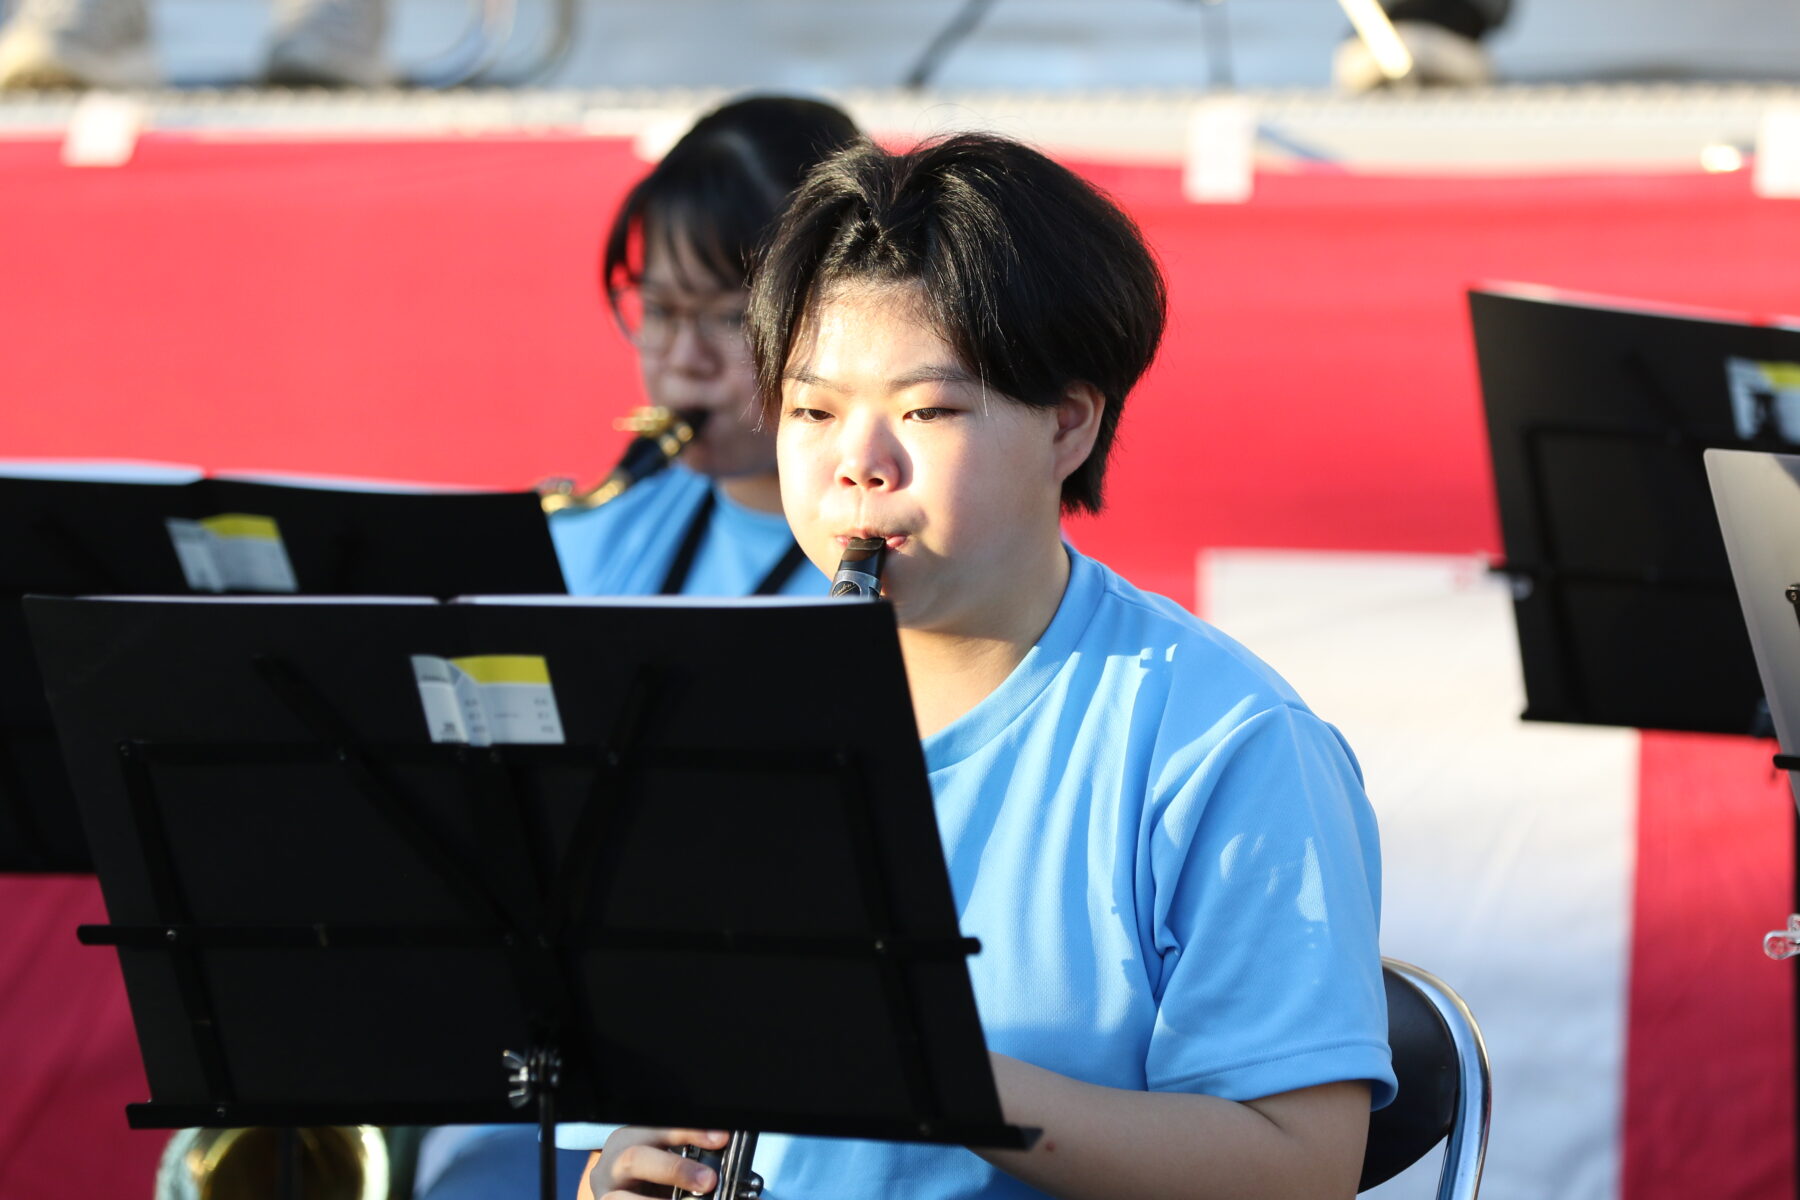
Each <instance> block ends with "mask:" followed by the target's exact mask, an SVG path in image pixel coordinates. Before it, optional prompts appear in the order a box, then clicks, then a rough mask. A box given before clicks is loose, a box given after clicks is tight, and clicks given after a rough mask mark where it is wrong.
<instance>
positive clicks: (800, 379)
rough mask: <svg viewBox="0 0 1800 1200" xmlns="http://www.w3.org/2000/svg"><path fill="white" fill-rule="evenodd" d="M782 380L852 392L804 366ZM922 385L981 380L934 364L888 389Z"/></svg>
mask: <svg viewBox="0 0 1800 1200" xmlns="http://www.w3.org/2000/svg"><path fill="white" fill-rule="evenodd" d="M781 378H782V379H783V380H786V381H790V382H793V383H802V384H805V385H806V386H808V387H817V388H824V389H826V390H827V391H832V392H838V393H840V394H844V393H847V392H849V390H850V389H849V388H848V387H847V386H845V385H844V384H841V383H835V382H833V381H832V380H829V379H826V378H825V377H824V376H822V375H816V374H814V373H813V372H812V371H811V370H809V369H807V368H806V367H804V366H799V367H789V368H788V369H787V370H785V371H783V372H782V373H781ZM921 383H948V384H968V385H971V386H973V385H976V384H979V383H980V380H978V379H976V378H975V377H974V376H973V375H971V374H969V373H968V372H967V371H965V370H963V368H961V367H959V366H957V365H955V364H954V363H952V364H941V363H932V364H928V365H926V366H922V367H914V368H913V369H912V370H910V371H904V372H902V373H901V374H899V375H896V376H895V377H894V378H892V379H890V380H888V384H887V389H888V391H889V392H890V393H892V392H903V391H905V390H906V389H907V388H910V387H917V386H918V385H919V384H921Z"/></svg>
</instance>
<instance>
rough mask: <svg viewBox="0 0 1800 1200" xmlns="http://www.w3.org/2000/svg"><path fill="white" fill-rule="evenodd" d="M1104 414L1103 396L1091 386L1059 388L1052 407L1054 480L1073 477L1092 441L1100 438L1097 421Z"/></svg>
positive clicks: (1076, 385) (1090, 451)
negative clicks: (1054, 424)
mask: <svg viewBox="0 0 1800 1200" xmlns="http://www.w3.org/2000/svg"><path fill="white" fill-rule="evenodd" d="M1105 412H1106V397H1105V396H1102V395H1101V394H1100V389H1099V388H1097V387H1095V386H1094V385H1093V384H1091V383H1081V382H1076V383H1071V384H1070V385H1069V386H1068V387H1066V388H1064V389H1063V394H1062V399H1060V400H1058V401H1057V404H1056V434H1055V440H1054V443H1053V444H1054V448H1055V454H1056V481H1057V482H1058V483H1061V482H1062V481H1063V480H1065V479H1067V478H1068V477H1069V476H1071V475H1073V474H1074V473H1075V471H1076V470H1077V469H1078V468H1079V467H1080V466H1081V464H1082V463H1084V462H1086V461H1087V460H1088V456H1089V455H1090V454H1092V453H1093V452H1094V440H1095V439H1096V438H1098V437H1099V436H1100V418H1101V416H1102V415H1104V414H1105Z"/></svg>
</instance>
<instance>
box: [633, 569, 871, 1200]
mask: <svg viewBox="0 0 1800 1200" xmlns="http://www.w3.org/2000/svg"><path fill="white" fill-rule="evenodd" d="M886 554H887V539H886V538H851V539H850V544H849V545H848V546H846V547H845V548H844V557H843V558H842V559H840V560H839V561H838V569H837V573H836V574H835V575H833V576H832V577H831V594H832V595H833V596H844V597H848V598H850V599H853V600H876V599H879V598H880V596H881V567H882V564H883V562H884V560H885V558H886ZM756 1137H757V1135H756V1134H754V1133H751V1132H748V1131H746V1130H735V1131H733V1133H732V1135H731V1140H730V1141H729V1142H727V1143H725V1149H724V1150H722V1151H721V1150H705V1149H702V1148H701V1147H699V1146H683V1147H682V1148H681V1150H680V1154H681V1157H683V1158H691V1159H697V1160H699V1161H700V1162H702V1163H704V1164H706V1165H707V1166H709V1167H711V1168H712V1169H713V1170H714V1171H717V1172H718V1174H719V1179H718V1183H716V1184H715V1185H714V1186H713V1190H712V1192H711V1193H710V1194H711V1196H712V1197H713V1198H714V1200H762V1194H763V1178H762V1176H761V1175H758V1174H757V1173H756V1172H755V1171H752V1170H751V1169H750V1160H751V1159H752V1158H754V1157H755V1156H756ZM706 1195H707V1194H706V1193H701V1192H690V1191H688V1190H687V1189H686V1188H684V1187H680V1186H679V1185H678V1186H677V1187H676V1188H675V1190H674V1191H673V1192H671V1193H670V1194H669V1196H670V1200H706Z"/></svg>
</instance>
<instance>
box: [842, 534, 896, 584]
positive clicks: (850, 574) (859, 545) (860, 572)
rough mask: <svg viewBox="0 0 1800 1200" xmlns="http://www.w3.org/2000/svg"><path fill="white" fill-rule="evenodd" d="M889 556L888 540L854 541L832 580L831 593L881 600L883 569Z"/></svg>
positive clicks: (851, 542)
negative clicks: (883, 564)
mask: <svg viewBox="0 0 1800 1200" xmlns="http://www.w3.org/2000/svg"><path fill="white" fill-rule="evenodd" d="M886 556H887V539H886V538H878V537H867V538H851V539H850V544H849V545H848V546H846V547H845V548H844V557H843V558H841V559H839V560H838V568H837V573H836V574H834V575H833V576H832V577H831V594H832V595H833V596H847V597H849V598H851V599H855V600H878V599H880V598H881V567H882V563H883V562H884V561H885V559H886Z"/></svg>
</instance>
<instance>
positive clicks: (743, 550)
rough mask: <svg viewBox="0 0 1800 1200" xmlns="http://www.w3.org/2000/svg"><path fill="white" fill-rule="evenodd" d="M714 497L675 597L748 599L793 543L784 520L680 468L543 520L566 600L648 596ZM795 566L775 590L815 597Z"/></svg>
mask: <svg viewBox="0 0 1800 1200" xmlns="http://www.w3.org/2000/svg"><path fill="white" fill-rule="evenodd" d="M709 488H710V489H711V490H712V492H713V496H714V505H713V511H712V518H711V522H710V523H709V525H708V526H707V531H706V540H705V541H703V542H701V544H700V552H699V553H698V554H697V555H695V556H694V564H693V567H692V568H691V569H690V570H689V571H688V576H687V581H686V583H685V584H684V585H683V586H682V589H681V590H682V593H683V594H684V595H688V596H747V595H749V594H750V593H751V592H753V591H755V590H756V586H757V584H759V583H761V582H762V580H763V577H764V576H766V575H767V574H768V573H769V571H770V569H771V568H773V567H774V566H775V564H776V563H777V562H779V561H780V560H781V557H782V555H784V554H786V553H787V551H788V548H789V547H791V546H792V545H793V544H794V535H793V532H792V531H791V530H790V529H789V528H788V523H787V518H786V517H784V516H782V515H781V514H780V513H765V512H757V511H756V510H755V509H752V508H745V507H744V506H743V505H741V504H739V503H737V502H736V501H735V500H733V499H731V498H730V497H729V496H727V495H726V494H725V492H724V490H723V489H721V488H719V487H717V486H715V485H714V484H713V483H712V481H711V480H709V479H707V478H706V477H705V476H704V475H699V474H696V473H695V472H693V471H690V470H688V469H687V468H686V467H683V466H681V465H680V464H679V463H677V464H675V465H673V466H670V467H668V468H666V469H664V470H662V471H659V472H658V473H657V474H655V475H652V476H651V477H650V478H648V479H646V480H644V481H643V482H642V483H639V484H637V485H636V486H635V487H633V488H632V489H631V490H630V491H628V492H626V493H625V494H624V495H623V496H620V497H619V498H618V499H617V500H614V501H613V502H612V503H610V504H605V505H602V506H601V507H599V508H592V509H587V510H585V511H582V512H576V511H573V510H571V511H566V512H560V513H556V514H553V515H552V516H551V517H550V540H551V541H552V542H553V543H555V545H556V557H557V559H558V560H559V561H560V562H561V563H562V570H563V579H564V581H565V582H566V583H567V584H568V588H569V594H570V595H573V596H654V595H656V594H657V593H658V592H660V591H661V590H662V584H663V580H664V579H665V578H666V577H667V576H668V573H669V567H670V565H671V564H673V563H674V561H675V554H676V552H677V551H678V550H679V549H680V548H681V541H682V538H683V537H684V536H685V535H686V534H687V530H688V524H689V522H691V521H692V520H693V518H694V514H695V513H696V512H697V511H699V508H700V504H701V502H702V501H703V500H704V499H705V498H706V493H707V490H708V489H709ZM829 582H830V581H829V580H827V579H826V578H825V576H824V574H823V573H822V572H820V570H819V569H818V568H817V567H815V566H813V565H812V564H811V563H810V562H805V561H802V562H801V563H800V565H799V566H798V567H797V568H795V570H794V573H793V574H792V575H790V576H789V577H788V580H787V582H786V583H785V584H784V585H783V586H782V587H781V590H780V594H781V595H787V596H822V595H824V594H825V592H826V590H827V585H828V584H829Z"/></svg>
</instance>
